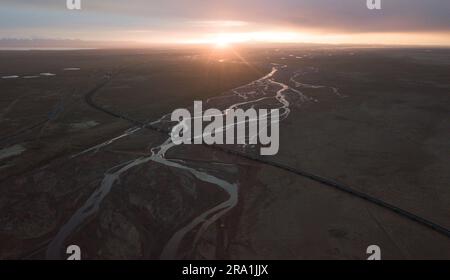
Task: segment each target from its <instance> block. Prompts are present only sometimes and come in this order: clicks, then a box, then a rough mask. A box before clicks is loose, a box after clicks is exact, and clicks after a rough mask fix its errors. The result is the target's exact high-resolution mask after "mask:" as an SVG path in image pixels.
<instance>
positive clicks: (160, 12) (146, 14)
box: [0, 0, 450, 37]
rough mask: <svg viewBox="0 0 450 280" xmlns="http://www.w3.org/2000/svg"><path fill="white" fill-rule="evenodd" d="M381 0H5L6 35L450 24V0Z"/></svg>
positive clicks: (1, 11) (414, 28)
mask: <svg viewBox="0 0 450 280" xmlns="http://www.w3.org/2000/svg"><path fill="white" fill-rule="evenodd" d="M381 1H382V10H380V11H374V10H368V9H367V7H366V0H277V1H273V0H246V1H242V0H227V1H223V0H220V1H219V0H207V1H205V0H164V1H163V0H161V1H148V0H126V1H125V0H82V3H83V10H82V11H77V12H73V11H68V10H67V9H66V4H65V2H66V1H65V0H39V1H29V0H2V6H1V8H0V26H1V27H0V37H1V36H5V34H8V35H11V34H14V32H16V33H25V34H31V33H33V34H35V35H36V36H39V35H42V36H49V34H61V33H63V32H64V29H65V30H66V33H67V34H73V36H72V37H76V36H81V35H80V34H85V35H86V34H93V33H95V32H97V33H98V32H99V31H105V32H108V31H109V30H115V31H117V32H118V31H124V32H126V31H127V30H129V31H130V32H131V31H132V30H150V31H152V32H157V33H163V32H172V33H174V32H178V33H182V32H185V33H194V32H204V31H205V30H207V31H209V32H214V31H215V30H219V31H230V30H231V29H241V31H266V30H269V29H274V28H276V27H282V28H289V29H291V30H297V29H298V30H309V31H314V32H318V33H321V32H322V33H327V34H330V33H382V32H391V33H395V32H447V33H448V32H450V25H449V23H448V11H450V1H448V0H426V1H425V0H381ZM135 33H136V32H135ZM105 34H106V33H105ZM18 35H19V34H18ZM105 36H106V35H105Z"/></svg>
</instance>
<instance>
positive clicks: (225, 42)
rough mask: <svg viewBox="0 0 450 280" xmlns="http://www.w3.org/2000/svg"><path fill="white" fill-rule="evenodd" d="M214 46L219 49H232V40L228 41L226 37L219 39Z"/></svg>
mask: <svg viewBox="0 0 450 280" xmlns="http://www.w3.org/2000/svg"><path fill="white" fill-rule="evenodd" d="M214 45H215V47H216V48H218V49H226V48H228V47H230V45H231V40H228V39H227V38H225V37H218V38H216V39H215V40H214Z"/></svg>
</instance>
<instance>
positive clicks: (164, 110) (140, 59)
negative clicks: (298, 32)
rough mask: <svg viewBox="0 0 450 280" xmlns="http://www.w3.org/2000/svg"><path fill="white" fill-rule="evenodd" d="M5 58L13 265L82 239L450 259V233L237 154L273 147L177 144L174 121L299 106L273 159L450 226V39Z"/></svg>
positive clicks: (254, 255) (248, 254) (242, 252)
mask: <svg viewBox="0 0 450 280" xmlns="http://www.w3.org/2000/svg"><path fill="white" fill-rule="evenodd" d="M0 61H2V64H1V65H0V131H1V134H0V210H1V211H0V258H1V259H19V258H25V259H44V258H50V259H53V258H65V248H66V247H67V246H69V245H71V244H75V245H78V246H80V248H81V250H82V255H83V258H85V259H166V258H169V259H179V258H184V259H366V258H367V254H366V248H367V247H368V246H369V245H378V246H380V248H381V250H382V256H383V258H384V259H449V258H450V239H449V237H448V236H445V235H443V234H440V233H438V232H436V231H433V230H431V229H430V228H428V227H425V226H423V225H422V224H420V223H417V222H415V221H412V220H410V219H407V218H405V217H404V216H402V215H399V214H398V213H395V212H392V211H389V210H387V209H386V208H383V207H380V206H379V205H376V204H373V203H371V202H369V201H366V200H362V199H360V198H358V197H355V196H354V195H350V194H348V193H345V192H342V191H340V190H338V189H336V188H333V187H330V186H328V185H326V184H322V183H319V182H317V181H314V180H311V179H308V178H306V177H304V176H300V175H298V174H296V173H294V172H289V171H288V170H285V169H282V168H279V167H277V166H276V165H274V164H270V163H267V162H266V163H265V162H262V161H256V160H251V159H250V158H249V157H242V156H237V155H236V154H233V153H227V152H225V151H224V149H223V148H225V149H231V150H235V151H239V153H241V154H248V155H251V156H252V157H257V153H258V151H259V149H258V147H253V146H251V145H245V146H233V147H222V146H221V147H207V146H205V145H182V146H176V147H171V148H170V149H168V150H167V151H166V152H165V153H161V150H164V149H165V148H166V145H165V144H164V143H166V140H167V139H168V135H167V133H165V132H164V131H166V130H167V129H170V127H171V125H173V123H171V122H170V121H169V120H168V118H169V117H170V113H171V112H172V111H173V110H175V109H178V108H190V107H192V105H193V101H194V100H203V101H204V102H205V104H208V106H210V107H215V108H220V109H226V108H229V107H231V106H233V105H234V104H239V107H241V108H249V107H254V108H282V109H283V110H284V112H287V113H286V115H285V117H284V118H283V120H282V121H281V124H280V151H279V153H278V154H277V155H276V156H273V157H270V158H265V160H266V161H268V162H273V163H281V164H283V165H286V166H290V167H292V168H293V169H296V170H303V171H305V172H308V173H312V174H316V175H317V176H321V177H325V178H328V179H330V180H333V181H337V182H340V183H342V184H345V185H348V186H351V187H352V188H353V189H354V190H356V191H358V192H362V193H364V194H367V195H370V196H371V197H374V198H377V199H380V200H383V201H385V202H387V203H389V204H392V205H395V206H397V207H399V208H401V209H404V210H406V211H409V212H411V213H414V214H415V215H418V216H420V217H422V218H424V219H427V220H429V221H432V222H434V223H436V224H438V225H440V226H442V227H444V228H447V229H448V228H450V211H449V205H450V188H449V186H450V157H449V153H448V151H449V150H450V141H449V140H450V130H449V127H450V80H449V78H448V77H450V50H449V49H442V48H357V47H328V46H303V47H298V46H284V47H264V48H262V47H259V48H251V47H248V48H237V49H235V50H233V51H231V50H218V49H215V50H211V49H206V50H205V49H180V50H82V51H81V50H80V51H1V52H0ZM269 73H270V74H269ZM268 74H269V76H268ZM277 95H278V96H281V99H280V98H278V99H277ZM280 100H282V101H283V102H281V103H280ZM158 128H160V129H158ZM158 130H159V131H158Z"/></svg>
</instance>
